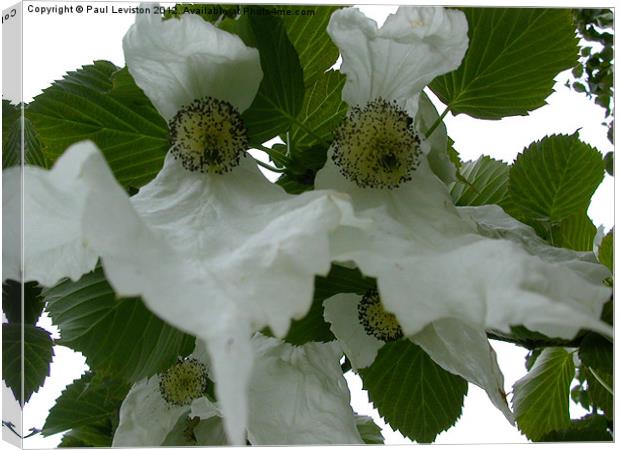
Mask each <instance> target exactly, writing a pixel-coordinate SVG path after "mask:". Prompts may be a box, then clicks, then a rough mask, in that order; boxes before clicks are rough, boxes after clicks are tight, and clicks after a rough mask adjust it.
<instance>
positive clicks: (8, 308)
mask: <svg viewBox="0 0 620 450" xmlns="http://www.w3.org/2000/svg"><path fill="white" fill-rule="evenodd" d="M23 298H24V301H23V305H24V320H23V322H24V323H26V324H29V325H36V323H37V320H39V317H40V316H41V312H42V311H43V305H44V303H43V298H42V297H41V287H40V286H39V285H38V284H37V283H36V282H34V281H31V282H28V283H25V284H24V297H23ZM2 311H3V312H4V315H5V316H6V319H7V320H8V321H9V323H21V322H22V284H21V283H20V282H17V281H14V280H6V282H5V283H4V284H2Z"/></svg>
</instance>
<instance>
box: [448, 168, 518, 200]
mask: <svg viewBox="0 0 620 450" xmlns="http://www.w3.org/2000/svg"><path fill="white" fill-rule="evenodd" d="M459 171H460V173H461V175H462V176H463V177H464V178H465V179H466V180H467V182H468V183H469V184H466V183H463V182H460V181H457V182H456V183H455V184H454V186H453V187H452V189H451V191H450V194H451V195H452V199H453V200H454V203H455V204H456V205H458V206H480V205H490V204H496V205H502V204H504V203H505V202H506V200H507V197H508V173H509V171H510V167H509V166H508V164H506V163H505V162H503V161H498V160H496V159H493V158H491V157H490V156H481V157H480V158H478V159H477V160H476V161H467V162H465V163H463V164H462V165H461V167H460V168H459Z"/></svg>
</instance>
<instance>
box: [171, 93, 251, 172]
mask: <svg viewBox="0 0 620 450" xmlns="http://www.w3.org/2000/svg"><path fill="white" fill-rule="evenodd" d="M169 127H170V138H171V140H172V149H171V152H172V154H173V155H174V157H175V158H176V159H178V160H180V161H181V164H183V167H185V168H186V169H187V170H190V171H192V172H195V171H200V172H202V173H205V172H207V173H216V174H222V173H225V172H229V171H230V170H232V168H233V167H235V166H237V165H238V164H239V160H240V157H241V156H242V155H245V151H246V150H247V149H248V147H249V144H248V135H247V130H246V128H245V124H244V123H243V120H242V119H241V114H239V111H237V109H236V108H235V107H234V106H232V105H231V104H230V103H228V102H225V101H222V100H217V99H215V98H213V97H205V98H202V99H197V100H194V101H193V102H192V103H190V104H189V105H187V106H184V107H183V108H182V109H181V110H180V111H179V112H177V114H176V115H175V116H174V117H173V118H172V120H170V123H169Z"/></svg>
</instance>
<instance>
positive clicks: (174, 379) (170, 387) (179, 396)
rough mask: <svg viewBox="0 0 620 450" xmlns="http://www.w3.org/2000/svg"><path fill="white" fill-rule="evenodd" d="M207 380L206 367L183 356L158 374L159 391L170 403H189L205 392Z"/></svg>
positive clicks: (179, 404)
mask: <svg viewBox="0 0 620 450" xmlns="http://www.w3.org/2000/svg"><path fill="white" fill-rule="evenodd" d="M208 381H209V378H208V375H207V367H206V366H205V365H204V364H202V363H201V362H199V361H197V360H195V359H194V358H185V359H182V360H180V361H178V362H177V363H176V364H175V365H174V366H172V367H171V368H170V369H168V370H167V371H166V372H165V373H163V374H161V375H160V378H159V391H160V392H161V396H162V398H163V399H164V400H165V401H166V402H167V403H168V404H170V405H175V406H183V405H189V404H190V403H191V402H192V400H194V399H197V398H200V397H202V396H203V395H204V394H205V393H206V390H207V383H208Z"/></svg>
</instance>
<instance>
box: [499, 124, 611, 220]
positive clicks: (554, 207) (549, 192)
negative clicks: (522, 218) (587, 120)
mask: <svg viewBox="0 0 620 450" xmlns="http://www.w3.org/2000/svg"><path fill="white" fill-rule="evenodd" d="M603 176H604V164H603V158H602V156H601V154H600V153H599V152H598V151H597V150H596V149H594V148H592V147H591V146H589V145H588V144H585V143H583V142H581V141H580V140H579V138H578V136H577V135H571V136H567V135H553V136H548V137H546V138H544V139H542V140H540V141H536V142H533V143H532V144H530V146H529V147H528V148H527V149H525V151H524V152H523V153H521V154H520V155H519V156H518V157H517V159H516V161H515V162H514V164H513V165H512V167H511V169H510V183H509V192H510V197H511V200H512V202H513V203H514V205H515V206H516V207H517V208H518V209H519V210H520V211H521V212H522V213H524V214H525V215H527V216H528V217H530V218H532V219H536V220H546V221H550V222H557V221H560V220H562V219H566V218H568V217H570V216H572V215H573V214H578V213H583V212H585V211H586V209H587V207H588V205H589V204H590V199H591V198H592V194H594V191H595V190H596V188H597V187H598V185H599V184H600V183H601V181H602V180H603Z"/></svg>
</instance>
